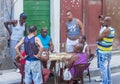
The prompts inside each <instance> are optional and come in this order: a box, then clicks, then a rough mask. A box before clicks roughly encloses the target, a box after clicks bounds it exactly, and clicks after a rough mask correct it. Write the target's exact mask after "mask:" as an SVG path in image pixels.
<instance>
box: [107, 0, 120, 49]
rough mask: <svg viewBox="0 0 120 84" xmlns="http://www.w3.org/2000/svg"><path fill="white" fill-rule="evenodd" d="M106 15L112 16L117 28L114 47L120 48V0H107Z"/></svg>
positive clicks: (113, 24) (114, 25) (113, 23)
mask: <svg viewBox="0 0 120 84" xmlns="http://www.w3.org/2000/svg"><path fill="white" fill-rule="evenodd" d="M105 14H106V15H109V16H111V17H112V26H113V27H114V28H115V35H116V36H115V41H114V45H113V46H114V49H115V50H118V49H120V0H106V12H105Z"/></svg>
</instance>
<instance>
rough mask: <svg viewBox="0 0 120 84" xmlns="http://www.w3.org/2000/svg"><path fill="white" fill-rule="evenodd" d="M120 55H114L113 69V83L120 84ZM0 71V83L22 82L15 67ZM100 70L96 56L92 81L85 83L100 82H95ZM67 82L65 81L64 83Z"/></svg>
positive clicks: (17, 83)
mask: <svg viewBox="0 0 120 84" xmlns="http://www.w3.org/2000/svg"><path fill="white" fill-rule="evenodd" d="M119 60H120V55H119V54H117V55H114V56H112V60H111V69H112V77H113V78H112V80H113V84H120V79H119V78H120V62H119ZM0 73H2V75H0V84H20V80H21V75H20V73H17V72H16V71H15V69H11V70H1V71H0ZM98 73H99V70H98V68H97V58H96V57H95V58H94V59H93V61H92V62H91V65H90V74H91V76H92V81H91V82H89V81H88V78H85V84H100V82H95V79H96V78H97V77H98V76H100V74H98ZM47 84H54V79H53V78H50V79H49V81H48V83H47ZM63 84H65V83H63Z"/></svg>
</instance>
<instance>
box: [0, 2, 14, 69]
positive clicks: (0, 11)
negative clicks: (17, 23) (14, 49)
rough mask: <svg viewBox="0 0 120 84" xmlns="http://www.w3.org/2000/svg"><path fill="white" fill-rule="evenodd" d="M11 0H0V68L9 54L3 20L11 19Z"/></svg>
mask: <svg viewBox="0 0 120 84" xmlns="http://www.w3.org/2000/svg"><path fill="white" fill-rule="evenodd" d="M13 1H14V0H0V69H1V65H4V63H5V61H6V59H7V58H8V56H9V47H8V37H9V35H8V33H7V31H6V29H5V27H4V21H7V20H10V19H12V6H13V3H14V2H13ZM6 63H7V62H6Z"/></svg>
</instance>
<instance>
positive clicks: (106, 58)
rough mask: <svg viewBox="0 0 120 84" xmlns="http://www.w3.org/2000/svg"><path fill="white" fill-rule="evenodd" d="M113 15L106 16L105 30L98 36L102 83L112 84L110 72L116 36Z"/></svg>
mask: <svg viewBox="0 0 120 84" xmlns="http://www.w3.org/2000/svg"><path fill="white" fill-rule="evenodd" d="M110 25H111V17H109V16H106V17H105V18H104V27H105V30H104V31H103V32H101V33H100V34H99V36H98V38H97V41H98V42H97V43H98V49H97V55H98V57H99V69H100V72H101V75H102V84H112V80H111V72H110V60H111V55H112V52H111V50H112V45H113V39H114V36H115V31H114V28H112V27H111V26H110Z"/></svg>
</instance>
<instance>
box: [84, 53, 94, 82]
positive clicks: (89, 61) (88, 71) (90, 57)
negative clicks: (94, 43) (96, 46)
mask: <svg viewBox="0 0 120 84" xmlns="http://www.w3.org/2000/svg"><path fill="white" fill-rule="evenodd" d="M93 58H94V54H90V55H89V58H88V63H91V61H92V60H93ZM86 70H87V76H88V77H89V82H91V77H90V70H89V67H88V68H87V69H86Z"/></svg>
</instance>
